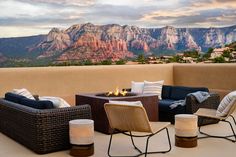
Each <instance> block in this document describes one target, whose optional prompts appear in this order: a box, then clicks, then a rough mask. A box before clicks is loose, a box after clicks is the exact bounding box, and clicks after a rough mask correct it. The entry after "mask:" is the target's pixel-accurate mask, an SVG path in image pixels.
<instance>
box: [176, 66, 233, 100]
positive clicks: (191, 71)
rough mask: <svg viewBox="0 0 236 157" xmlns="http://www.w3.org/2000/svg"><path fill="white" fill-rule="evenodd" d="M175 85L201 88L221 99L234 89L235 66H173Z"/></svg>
mask: <svg viewBox="0 0 236 157" xmlns="http://www.w3.org/2000/svg"><path fill="white" fill-rule="evenodd" d="M173 69H174V70H173V72H174V73H173V77H174V84H175V85H186V86H203V87H208V88H209V89H210V90H211V91H215V92H218V93H219V94H220V95H221V98H222V97H223V96H224V95H225V94H227V93H228V92H230V91H232V90H235V89H236V64H174V66H173Z"/></svg>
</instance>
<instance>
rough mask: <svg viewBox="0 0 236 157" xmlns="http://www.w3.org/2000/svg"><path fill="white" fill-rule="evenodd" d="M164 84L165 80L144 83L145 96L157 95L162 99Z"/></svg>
mask: <svg viewBox="0 0 236 157" xmlns="http://www.w3.org/2000/svg"><path fill="white" fill-rule="evenodd" d="M163 84H164V80H161V81H156V82H149V81H144V87H143V94H157V95H158V98H159V99H161V92H162V86H163Z"/></svg>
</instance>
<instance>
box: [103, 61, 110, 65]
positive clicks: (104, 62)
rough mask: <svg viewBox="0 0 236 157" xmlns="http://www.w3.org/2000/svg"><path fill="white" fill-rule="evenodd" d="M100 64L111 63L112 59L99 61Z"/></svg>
mask: <svg viewBox="0 0 236 157" xmlns="http://www.w3.org/2000/svg"><path fill="white" fill-rule="evenodd" d="M101 64H102V65H111V64H112V61H111V60H103V61H102V62H101Z"/></svg>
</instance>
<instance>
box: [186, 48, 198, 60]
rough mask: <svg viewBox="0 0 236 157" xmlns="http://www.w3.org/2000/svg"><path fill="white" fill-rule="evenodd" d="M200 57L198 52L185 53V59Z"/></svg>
mask: <svg viewBox="0 0 236 157" xmlns="http://www.w3.org/2000/svg"><path fill="white" fill-rule="evenodd" d="M199 56H200V55H199V53H198V51H196V50H193V51H185V52H184V57H192V58H198V57H199Z"/></svg>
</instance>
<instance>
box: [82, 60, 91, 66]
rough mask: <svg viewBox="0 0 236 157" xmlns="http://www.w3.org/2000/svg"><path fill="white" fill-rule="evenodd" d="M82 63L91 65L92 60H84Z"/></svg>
mask: <svg viewBox="0 0 236 157" xmlns="http://www.w3.org/2000/svg"><path fill="white" fill-rule="evenodd" d="M83 64H84V65H93V62H92V61H91V60H86V61H84V62H83Z"/></svg>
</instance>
